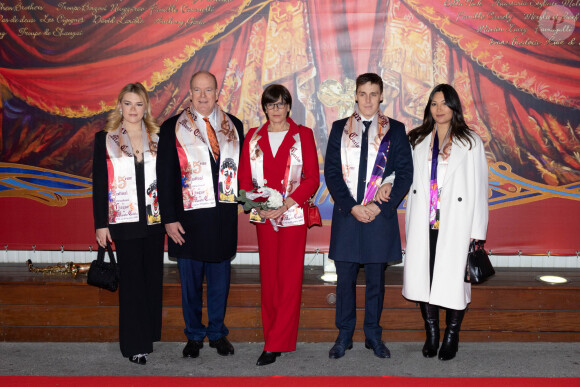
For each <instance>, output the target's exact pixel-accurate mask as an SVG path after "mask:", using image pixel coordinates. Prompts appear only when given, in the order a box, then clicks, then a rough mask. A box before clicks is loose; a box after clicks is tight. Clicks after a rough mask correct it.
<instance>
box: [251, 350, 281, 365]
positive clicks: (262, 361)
mask: <svg viewBox="0 0 580 387" xmlns="http://www.w3.org/2000/svg"><path fill="white" fill-rule="evenodd" d="M278 356H280V352H268V351H263V352H262V354H261V355H260V357H259V358H258V361H257V362H256V365H257V366H265V365H268V364H272V363H274V362H275V361H276V358H277V357H278Z"/></svg>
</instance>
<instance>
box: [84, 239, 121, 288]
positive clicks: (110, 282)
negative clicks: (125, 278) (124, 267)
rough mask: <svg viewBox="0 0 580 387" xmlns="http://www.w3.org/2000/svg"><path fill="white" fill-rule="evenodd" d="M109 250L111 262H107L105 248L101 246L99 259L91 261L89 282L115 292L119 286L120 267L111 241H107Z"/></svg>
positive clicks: (98, 254) (88, 274) (88, 275)
mask: <svg viewBox="0 0 580 387" xmlns="http://www.w3.org/2000/svg"><path fill="white" fill-rule="evenodd" d="M107 252H108V253H109V261H110V262H105V248H104V247H101V246H99V252H98V253H97V259H95V260H94V261H93V262H92V263H91V267H90V269H89V272H88V273H87V283H88V284H89V285H93V286H97V287H99V288H103V289H106V290H110V291H112V292H114V291H116V290H117V288H118V287H119V268H118V266H117V261H115V255H114V254H113V249H112V248H111V245H110V244H109V242H107Z"/></svg>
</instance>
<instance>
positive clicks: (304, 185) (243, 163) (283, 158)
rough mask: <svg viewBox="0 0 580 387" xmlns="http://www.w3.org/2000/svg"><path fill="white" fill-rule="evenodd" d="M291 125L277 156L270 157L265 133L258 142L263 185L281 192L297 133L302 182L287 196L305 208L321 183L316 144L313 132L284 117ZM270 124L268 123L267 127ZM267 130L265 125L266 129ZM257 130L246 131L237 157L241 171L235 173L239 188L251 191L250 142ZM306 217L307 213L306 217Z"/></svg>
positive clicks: (270, 153)
mask: <svg viewBox="0 0 580 387" xmlns="http://www.w3.org/2000/svg"><path fill="white" fill-rule="evenodd" d="M287 121H288V123H289V124H290V129H288V133H286V136H285V137H284V141H282V144H281V145H280V148H279V149H278V152H276V157H274V156H273V155H272V148H270V141H269V140H268V136H267V135H266V133H264V135H263V136H262V137H261V138H260V139H259V140H258V144H259V145H260V149H261V150H262V151H263V152H264V179H265V180H266V182H267V183H266V185H267V186H268V187H270V188H273V189H276V190H278V191H279V192H284V190H285V187H284V186H283V181H284V174H285V172H286V163H287V161H288V155H289V152H290V147H291V146H292V144H294V139H293V138H292V137H293V136H294V135H295V134H296V133H299V135H300V142H301V145H302V159H303V167H302V179H301V180H300V185H299V186H298V188H296V190H295V191H294V192H293V193H292V194H291V195H290V197H291V198H292V199H294V201H295V202H296V203H298V205H299V206H301V207H304V204H305V203H306V202H307V201H308V199H309V198H310V197H311V196H312V195H313V194H314V193H315V192H316V190H318V186H319V184H320V172H319V169H318V153H317V150H316V143H315V142H314V135H313V134H312V129H310V128H307V127H305V126H298V125H296V123H295V122H294V121H292V120H291V119H290V118H287ZM268 124H269V123H268V122H267V123H266V125H268ZM267 128H268V127H267V126H266V128H264V129H267ZM257 129H258V128H252V129H250V130H249V131H248V133H247V134H246V136H245V138H246V141H244V147H243V149H242V154H241V156H240V169H239V174H238V181H239V186H240V189H243V190H245V191H250V190H252V189H254V186H253V184H252V168H251V166H250V151H249V147H250V140H251V138H252V136H253V135H254V133H255V132H256V130H257ZM305 215H306V214H305Z"/></svg>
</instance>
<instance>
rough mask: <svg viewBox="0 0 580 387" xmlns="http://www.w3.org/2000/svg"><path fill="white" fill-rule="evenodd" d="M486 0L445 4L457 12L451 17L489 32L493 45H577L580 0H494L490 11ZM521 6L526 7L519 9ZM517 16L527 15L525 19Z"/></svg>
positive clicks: (478, 30) (458, 0) (479, 31)
mask: <svg viewBox="0 0 580 387" xmlns="http://www.w3.org/2000/svg"><path fill="white" fill-rule="evenodd" d="M483 3H484V2H482V1H481V0H445V1H443V6H444V7H448V8H450V9H452V10H454V11H455V12H453V13H452V14H451V15H448V16H447V18H449V20H452V21H454V22H455V23H461V24H464V25H469V26H471V28H473V30H475V31H476V32H478V33H480V34H484V35H487V36H488V37H489V45H490V46H513V47H521V46H542V45H549V46H561V45H564V44H568V45H576V44H577V43H576V42H577V41H578V36H573V33H574V30H575V29H574V27H575V23H576V22H577V21H578V19H579V18H580V12H579V10H578V8H579V7H580V0H565V1H559V2H555V1H548V0H493V1H492V3H491V4H492V5H493V7H494V8H496V9H494V10H490V6H489V3H487V2H486V3H487V4H486V7H485V8H484V7H483V6H482V4H483ZM519 7H525V9H524V10H522V11H521V12H518V8H519ZM567 7H568V8H567ZM530 8H532V9H533V10H532V11H530ZM514 15H518V16H519V18H522V16H523V20H524V22H522V21H520V20H518V18H515V17H514ZM525 21H527V22H525ZM529 21H533V23H530V22H529Z"/></svg>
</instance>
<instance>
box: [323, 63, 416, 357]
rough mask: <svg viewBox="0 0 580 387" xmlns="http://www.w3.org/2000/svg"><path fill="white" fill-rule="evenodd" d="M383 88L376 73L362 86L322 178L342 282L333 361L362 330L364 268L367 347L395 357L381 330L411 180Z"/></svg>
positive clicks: (403, 142)
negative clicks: (385, 190)
mask: <svg viewBox="0 0 580 387" xmlns="http://www.w3.org/2000/svg"><path fill="white" fill-rule="evenodd" d="M382 95H383V80H382V79H381V77H380V76H378V75H377V74H373V73H367V74H362V75H360V76H359V77H358V78H357V80H356V103H357V104H356V106H355V111H354V113H353V114H352V115H351V116H350V117H347V118H344V119H342V120H338V121H335V122H334V123H333V124H332V130H331V132H330V136H329V139H328V147H327V150H326V159H325V167H324V177H325V179H326V184H327V186H328V190H329V191H330V194H331V195H332V198H333V199H334V210H333V213H332V227H331V235H330V252H329V258H331V259H333V260H334V263H335V266H336V273H337V276H338V282H337V286H336V287H337V290H336V293H337V303H336V327H337V328H338V331H339V332H338V338H337V339H336V342H335V344H334V346H333V347H332V349H331V350H330V352H329V357H330V358H331V359H338V358H341V357H343V356H344V354H345V351H346V350H347V349H351V348H352V337H353V334H354V330H355V325H356V279H357V274H358V271H359V268H360V266H361V265H364V268H365V278H366V293H365V318H364V334H365V347H366V348H368V349H372V350H373V352H374V354H375V356H377V357H380V358H388V357H390V352H389V349H388V348H387V347H386V346H385V344H384V343H383V341H382V327H381V326H380V325H379V321H380V319H381V312H382V309H383V300H384V294H385V269H386V266H387V263H388V262H392V261H397V260H401V258H402V255H401V237H400V234H399V222H398V217H397V206H398V204H399V203H400V202H401V200H402V199H403V197H404V196H405V194H406V193H407V191H408V190H409V187H410V186H411V183H412V179H413V161H412V157H411V147H410V145H409V141H408V140H407V135H406V132H405V125H404V124H402V123H401V122H399V121H396V120H393V119H392V118H388V117H386V116H384V115H383V114H382V113H381V111H380V104H381V102H382ZM384 184H391V186H392V190H391V192H390V198H389V200H388V201H386V202H385V201H383V202H382V203H381V202H375V201H374V194H375V193H376V190H377V189H378V187H380V186H381V185H384Z"/></svg>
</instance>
